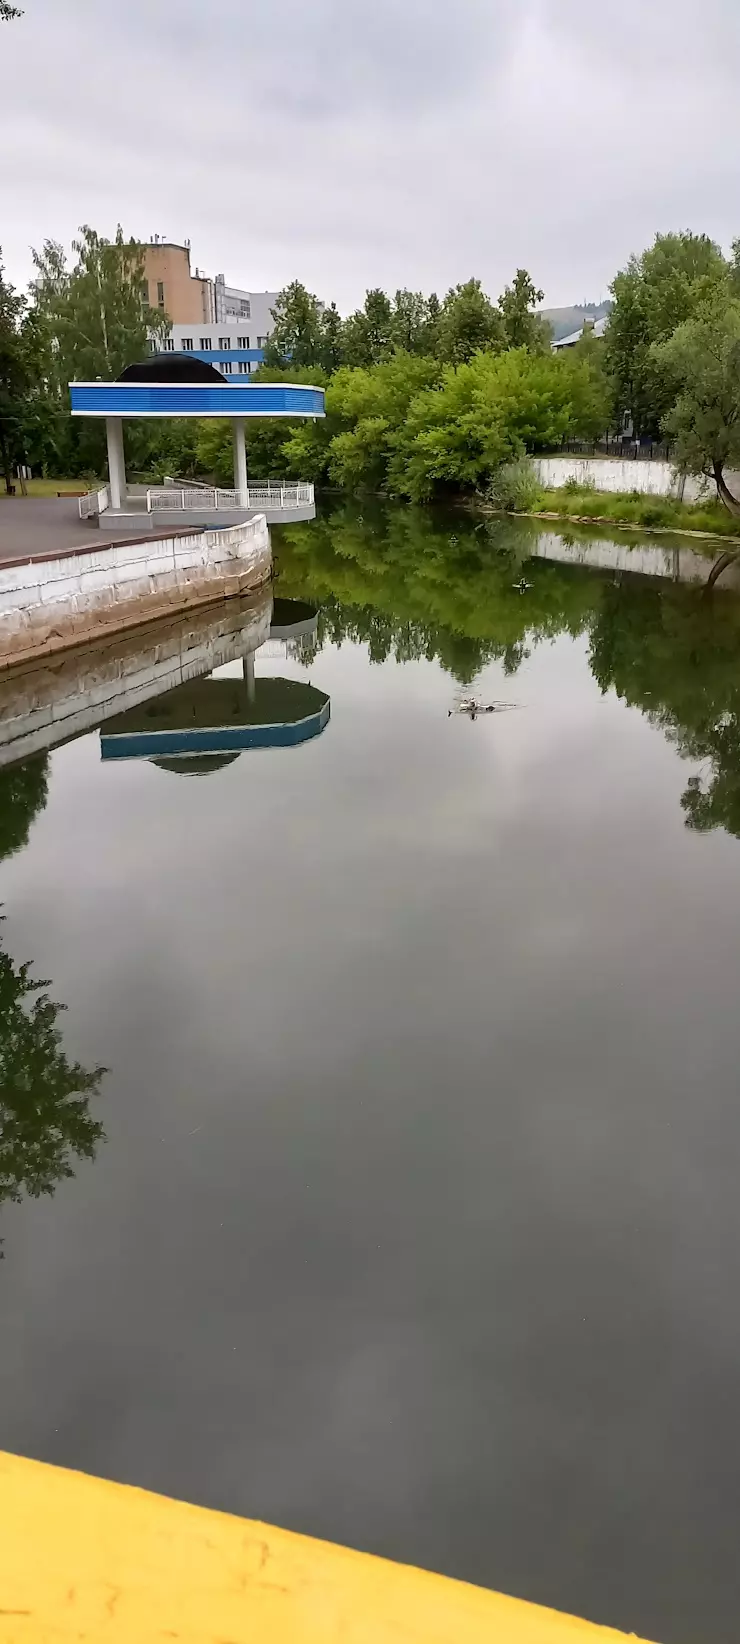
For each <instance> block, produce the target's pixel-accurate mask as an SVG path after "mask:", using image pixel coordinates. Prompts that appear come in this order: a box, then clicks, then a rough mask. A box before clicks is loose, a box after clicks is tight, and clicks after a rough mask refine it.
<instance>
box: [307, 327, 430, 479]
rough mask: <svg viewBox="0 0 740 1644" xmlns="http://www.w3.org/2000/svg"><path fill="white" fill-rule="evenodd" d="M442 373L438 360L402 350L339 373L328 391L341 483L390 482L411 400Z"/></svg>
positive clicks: (333, 462)
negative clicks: (390, 465) (382, 359)
mask: <svg viewBox="0 0 740 1644" xmlns="http://www.w3.org/2000/svg"><path fill="white" fill-rule="evenodd" d="M439 375H440V370H439V367H438V365H437V363H436V361H434V360H430V359H426V358H419V357H418V356H416V355H412V354H401V353H397V354H393V355H392V357H391V358H390V359H388V360H385V361H384V362H383V363H382V364H380V365H375V366H370V367H368V368H364V369H363V368H362V367H357V368H355V369H354V370H352V369H350V368H349V367H347V366H345V367H344V369H343V370H341V371H338V372H337V374H336V376H335V377H334V378H333V380H332V382H331V383H330V384H329V388H328V390H327V395H326V410H327V418H328V419H330V420H331V423H332V424H333V425H334V426H335V427H336V429H337V432H336V433H335V434H334V436H333V438H332V439H331V443H330V445H329V451H328V461H329V473H330V475H331V478H332V479H333V480H334V482H335V483H336V484H339V485H342V486H345V487H346V488H347V489H348V490H354V489H356V488H358V487H364V486H367V487H371V488H373V489H376V490H377V489H379V488H381V487H382V486H384V485H385V483H386V479H387V474H388V468H389V464H390V462H391V460H392V458H393V455H394V452H395V450H396V445H397V441H398V438H399V435H400V431H401V429H402V428H403V424H404V422H405V420H406V416H407V414H408V409H409V405H410V403H411V401H412V400H413V398H414V396H415V395H417V394H418V393H419V391H420V390H421V389H423V388H429V387H430V386H431V385H432V384H434V383H436V382H437V381H438V380H439Z"/></svg>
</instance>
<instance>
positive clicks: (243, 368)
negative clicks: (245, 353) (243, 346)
mask: <svg viewBox="0 0 740 1644" xmlns="http://www.w3.org/2000/svg"><path fill="white" fill-rule="evenodd" d="M239 371H240V373H241V375H242V377H248V376H249V360H240V361H239Z"/></svg>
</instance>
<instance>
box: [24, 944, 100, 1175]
mask: <svg viewBox="0 0 740 1644" xmlns="http://www.w3.org/2000/svg"><path fill="white" fill-rule="evenodd" d="M48 985H49V984H48V982H41V981H38V982H37V981H34V980H32V978H31V975H30V965H28V964H23V965H19V966H15V965H14V964H13V963H12V961H11V959H10V957H9V955H8V954H7V953H6V952H5V950H4V949H3V948H2V947H0V1204H2V1203H3V1201H6V1202H7V1201H9V1202H10V1203H18V1202H19V1201H20V1199H21V1198H22V1196H23V1194H24V1193H27V1194H29V1195H30V1196H31V1198H39V1197H40V1196H41V1194H43V1193H53V1192H54V1189H55V1187H56V1186H57V1184H58V1183H59V1182H60V1181H63V1180H64V1179H65V1178H66V1177H69V1176H73V1175H74V1170H73V1168H72V1160H73V1159H75V1158H77V1159H92V1158H93V1157H94V1154H95V1149H96V1146H97V1144H98V1142H100V1141H101V1140H102V1139H103V1127H102V1125H101V1124H100V1123H99V1122H98V1121H97V1120H96V1119H93V1117H92V1115H91V1113H90V1100H91V1098H92V1097H93V1096H97V1095H99V1087H100V1081H101V1079H102V1077H103V1075H104V1073H105V1072H106V1069H105V1068H103V1067H94V1068H84V1067H83V1066H82V1064H81V1063H80V1062H71V1061H69V1060H68V1058H67V1057H66V1055H65V1053H64V1049H63V1045H62V1035H61V1032H60V1029H59V1027H58V1025H57V1018H58V1016H59V1014H60V1012H61V1011H62V1010H63V1009H64V1008H65V1007H64V1006H63V1005H58V1004H55V1003H54V1001H53V1000H52V999H50V997H49V995H48V993H46V991H45V989H46V988H47V987H48Z"/></svg>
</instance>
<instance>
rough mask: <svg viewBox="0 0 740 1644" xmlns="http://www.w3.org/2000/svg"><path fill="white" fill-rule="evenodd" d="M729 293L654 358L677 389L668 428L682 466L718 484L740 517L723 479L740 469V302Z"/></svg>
mask: <svg viewBox="0 0 740 1644" xmlns="http://www.w3.org/2000/svg"><path fill="white" fill-rule="evenodd" d="M730 291H731V287H729V286H728V287H727V288H725V289H723V290H720V291H719V292H717V293H715V295H714V297H713V298H712V299H711V300H710V301H709V302H708V303H707V304H706V305H705V307H704V309H703V310H702V311H701V312H700V313H699V314H697V315H696V316H695V317H694V318H693V319H690V320H685V321H684V323H683V325H679V326H678V328H677V330H676V331H674V333H673V335H672V336H671V337H670V338H669V339H668V341H667V342H664V343H662V344H658V345H655V346H654V348H653V357H654V358H655V360H656V363H657V366H658V369H660V370H663V371H664V372H665V374H666V376H667V377H669V378H670V379H672V381H673V383H674V384H675V386H676V389H677V398H676V401H675V404H674V405H673V408H672V410H671V411H670V412H669V413H668V416H667V417H666V420H665V427H666V430H667V432H668V433H670V434H672V435H673V436H674V438H675V442H676V457H677V461H678V463H679V465H680V467H681V468H682V469H683V470H684V471H685V472H686V473H689V474H704V475H708V476H711V477H712V478H713V479H715V480H716V482H717V489H718V491H719V494H720V496H721V498H722V500H723V502H724V503H725V504H726V506H727V507H728V508H730V509H737V512H738V513H740V497H734V496H733V494H732V493H731V491H730V490H729V488H728V486H727V483H726V481H725V478H724V471H725V469H726V468H740V300H739V299H738V298H737V297H734V296H732V295H730Z"/></svg>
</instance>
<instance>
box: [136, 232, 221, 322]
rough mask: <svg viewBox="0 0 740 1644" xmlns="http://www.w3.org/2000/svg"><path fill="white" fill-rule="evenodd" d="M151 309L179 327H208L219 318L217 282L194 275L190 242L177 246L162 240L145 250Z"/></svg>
mask: <svg viewBox="0 0 740 1644" xmlns="http://www.w3.org/2000/svg"><path fill="white" fill-rule="evenodd" d="M142 250H143V252H144V279H145V281H146V285H147V296H148V299H149V306H150V308H160V309H163V310H164V311H165V312H166V313H167V314H168V315H169V317H170V319H171V320H173V321H175V322H177V323H179V324H185V325H187V324H194V325H195V324H198V323H200V322H202V321H205V322H206V324H208V322H209V321H210V320H212V319H214V318H215V313H216V309H215V301H214V295H213V285H214V282H213V280H209V279H208V277H207V275H205V274H202V273H201V271H200V269H197V268H196V270H195V273H194V274H193V273H191V269H190V242H189V241H186V242H185V245H173V244H171V243H170V242H169V241H166V240H160V239H159V238H157V239H155V240H151V241H150V242H149V243H148V244H147V245H144V246H143V247H142Z"/></svg>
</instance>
